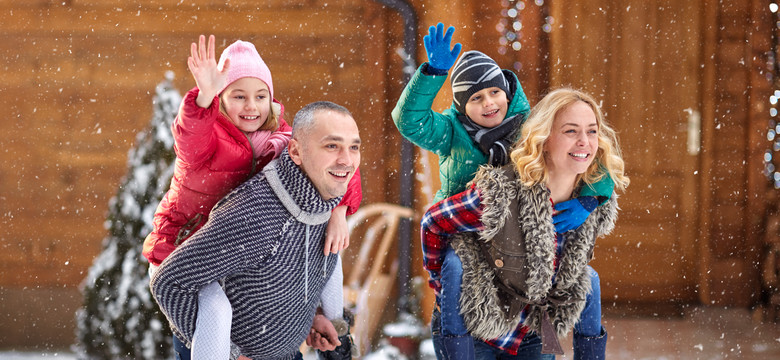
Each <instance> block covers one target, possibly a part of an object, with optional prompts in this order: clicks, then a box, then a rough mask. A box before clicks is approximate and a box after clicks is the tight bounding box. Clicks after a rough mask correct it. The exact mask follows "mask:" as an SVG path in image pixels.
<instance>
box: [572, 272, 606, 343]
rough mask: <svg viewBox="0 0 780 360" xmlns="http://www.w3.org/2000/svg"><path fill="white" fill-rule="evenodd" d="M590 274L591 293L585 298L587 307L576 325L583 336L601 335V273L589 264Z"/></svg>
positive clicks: (575, 329)
mask: <svg viewBox="0 0 780 360" xmlns="http://www.w3.org/2000/svg"><path fill="white" fill-rule="evenodd" d="M588 274H590V286H591V291H590V294H588V296H587V297H586V298H585V308H584V309H582V313H581V314H580V320H579V321H577V323H576V324H575V325H574V331H575V332H578V333H579V334H580V335H582V336H589V337H595V336H599V335H601V281H600V280H599V274H598V273H597V272H596V270H594V269H593V268H592V267H590V265H588Z"/></svg>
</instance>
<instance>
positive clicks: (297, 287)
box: [151, 150, 341, 359]
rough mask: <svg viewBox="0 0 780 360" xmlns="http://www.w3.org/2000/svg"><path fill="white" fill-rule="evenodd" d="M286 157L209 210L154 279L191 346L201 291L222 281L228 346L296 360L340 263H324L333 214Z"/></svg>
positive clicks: (157, 291)
mask: <svg viewBox="0 0 780 360" xmlns="http://www.w3.org/2000/svg"><path fill="white" fill-rule="evenodd" d="M340 200H341V198H335V199H331V200H328V201H325V200H323V199H322V197H321V196H320V195H319V193H318V192H317V190H316V189H315V187H314V185H313V184H312V183H311V181H309V180H308V178H307V177H306V175H305V174H303V172H301V170H300V168H299V167H298V166H297V165H295V163H293V162H292V160H291V159H290V157H289V154H288V153H287V151H286V150H285V151H284V152H283V153H282V155H281V156H280V157H279V158H278V159H277V160H274V161H272V162H271V163H270V164H268V166H266V168H265V169H263V171H262V172H260V173H258V174H257V175H256V176H254V177H253V178H252V179H250V180H248V181H247V182H246V183H244V184H242V185H240V186H239V187H238V188H236V189H235V190H233V192H231V193H230V194H228V195H227V196H226V197H225V198H224V199H222V200H221V201H220V202H219V203H217V205H215V206H214V209H212V212H211V215H210V216H209V221H208V222H207V223H206V224H205V225H204V226H203V228H201V229H200V230H199V231H198V232H197V233H195V234H194V235H193V236H192V237H190V238H189V239H188V240H187V241H186V242H184V244H182V246H179V247H178V248H177V249H176V250H175V251H174V252H173V253H171V255H170V256H168V258H166V259H165V261H163V263H162V264H161V265H160V268H159V269H158V270H157V271H156V272H155V274H154V276H153V278H152V281H151V288H152V294H153V295H154V297H155V299H156V300H157V303H158V304H159V305H160V309H162V311H163V313H164V314H165V316H167V317H168V320H169V321H170V322H171V328H172V329H173V332H174V334H175V335H176V336H177V337H178V338H179V339H181V340H182V341H184V343H185V344H188V345H189V344H190V343H191V340H192V335H193V332H194V330H195V318H196V316H197V304H198V291H199V289H200V288H201V287H203V286H205V285H207V284H209V283H211V282H213V281H215V280H220V279H223V280H224V286H225V293H226V295H227V297H228V299H230V303H231V305H232V306H233V323H232V331H231V340H232V341H233V343H235V344H236V345H237V346H238V347H239V348H240V349H241V353H242V354H243V355H245V356H248V357H250V358H253V359H292V358H293V357H294V356H295V354H296V353H297V350H298V347H299V346H300V344H301V343H302V342H303V341H304V340H305V339H306V336H307V335H308V332H309V328H310V327H311V324H312V321H313V319H314V315H315V310H316V307H317V305H318V303H319V301H320V293H321V291H322V288H323V287H324V285H325V283H326V282H327V280H328V278H329V277H330V275H331V273H332V272H333V269H334V268H335V266H336V260H337V257H336V256H328V257H325V256H324V254H323V251H322V248H323V238H324V236H323V235H324V232H325V227H326V226H327V221H328V219H329V218H330V212H331V210H332V209H333V208H335V207H336V206H337V205H338V203H339V201H340Z"/></svg>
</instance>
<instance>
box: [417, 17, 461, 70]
mask: <svg viewBox="0 0 780 360" xmlns="http://www.w3.org/2000/svg"><path fill="white" fill-rule="evenodd" d="M453 32H455V28H454V27H452V26H450V27H449V28H448V29H447V33H446V34H445V33H444V24H442V23H439V24H438V25H436V26H431V27H430V28H428V35H425V37H423V42H424V43H425V52H426V53H428V65H429V66H430V67H432V68H434V69H439V70H449V69H450V68H451V67H452V65H453V64H455V60H457V59H458V54H460V47H461V45H460V43H457V44H455V46H453V47H452V51H450V42H451V41H452V33H453Z"/></svg>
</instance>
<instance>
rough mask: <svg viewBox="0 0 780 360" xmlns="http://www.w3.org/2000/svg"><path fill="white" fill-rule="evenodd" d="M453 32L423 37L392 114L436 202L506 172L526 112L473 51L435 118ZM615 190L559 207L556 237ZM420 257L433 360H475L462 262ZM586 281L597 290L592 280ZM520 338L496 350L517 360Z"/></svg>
mask: <svg viewBox="0 0 780 360" xmlns="http://www.w3.org/2000/svg"><path fill="white" fill-rule="evenodd" d="M453 32H454V28H453V27H449V28H448V29H447V32H446V33H445V32H444V25H443V24H442V23H439V24H438V25H437V26H436V27H433V26H431V27H430V29H429V35H426V36H425V37H424V43H425V50H426V52H427V55H428V60H429V61H428V62H426V63H423V64H422V65H421V66H420V67H419V68H418V69H417V71H416V73H415V74H414V76H413V77H412V79H411V80H410V81H409V84H407V86H406V88H405V89H404V91H403V93H402V94H401V98H400V99H399V101H398V103H397V104H396V107H395V109H393V113H392V115H393V120H394V122H395V124H396V127H397V128H398V130H399V131H400V133H401V135H403V136H404V137H405V138H407V139H408V140H409V141H411V142H412V143H414V144H415V145H417V146H419V147H421V148H422V149H425V150H428V151H431V152H433V153H435V154H436V155H438V156H439V175H440V179H441V189H439V190H438V191H437V193H436V196H435V198H434V202H438V201H440V200H442V199H445V198H447V197H449V196H452V195H455V194H457V193H459V192H461V191H463V190H465V189H466V184H467V183H468V182H469V181H471V180H472V178H473V177H474V174H475V173H476V171H477V169H478V168H479V166H481V165H484V164H489V165H493V166H502V165H504V164H506V163H507V162H508V161H509V152H510V149H509V146H510V145H511V144H513V143H514V142H515V140H516V136H517V135H518V134H519V129H520V127H521V126H522V124H523V122H524V121H525V118H526V116H527V115H528V112H529V111H530V106H529V104H528V99H527V98H526V96H525V94H524V93H523V88H522V86H521V85H520V81H519V80H518V79H517V76H516V75H515V74H514V73H513V72H511V71H510V70H502V69H501V68H500V67H499V66H498V64H496V62H495V61H494V60H493V59H491V58H490V57H488V56H487V55H485V54H483V53H481V52H479V51H468V52H465V53H464V54H463V55H462V56H461V57H460V59H459V60H458V62H457V64H455V67H454V68H453V69H452V74H451V83H452V93H453V104H452V106H451V107H450V108H449V109H447V110H445V111H443V112H441V113H437V112H435V111H433V110H432V109H431V107H432V105H433V101H434V99H435V97H436V94H437V93H438V92H439V90H440V89H441V87H442V86H443V84H444V81H445V80H446V78H447V73H448V71H449V69H450V67H452V65H453V64H454V63H455V60H456V59H457V56H458V54H459V53H460V49H461V44H455V46H454V47H453V48H452V50H450V41H451V39H452V34H453ZM613 187H614V184H613V183H612V181H611V179H609V177H605V179H604V180H602V181H600V182H599V183H597V184H596V186H594V188H588V189H583V191H582V193H581V195H582V196H581V197H579V198H577V199H573V200H570V201H567V202H563V203H560V204H558V205H557V206H556V210H558V211H560V212H559V213H558V215H556V216H555V217H554V220H553V221H554V223H555V226H556V231H558V232H566V231H568V230H571V229H574V228H576V227H578V226H579V225H580V224H582V222H583V221H584V220H585V219H586V218H587V216H588V215H589V214H590V212H592V211H593V209H595V207H596V206H597V205H598V204H599V203H601V202H603V201H605V200H606V199H608V198H609V197H610V196H611V194H612V190H613ZM423 252H424V257H423V261H424V262H425V266H426V268H428V269H429V271H430V273H431V280H430V281H429V283H430V286H431V287H432V288H433V289H434V290H435V291H436V305H437V306H436V308H435V309H434V314H433V318H432V320H431V327H432V332H433V337H434V347H435V348H436V354H437V358H439V359H441V358H442V357H441V356H442V355H444V356H445V358H451V357H449V356H448V354H453V356H455V355H457V356H458V357H459V358H460V357H462V358H469V357H471V358H473V354H474V349H473V346H472V339H471V337H470V336H469V335H468V330H467V329H466V327H465V324H464V323H463V319H462V318H461V316H460V314H459V311H458V307H459V306H458V301H459V298H460V284H461V275H462V269H461V264H460V260H459V259H458V257H457V255H455V254H454V251H452V249H451V248H450V247H449V246H447V245H444V247H442V244H426V243H425V242H423ZM434 252H437V254H436V255H438V254H440V253H441V252H446V253H447V255H446V256H445V257H444V258H445V260H444V263H443V264H433V263H429V260H430V259H436V258H438V256H433V255H434V254H433V253H434ZM593 273H594V274H595V271H594V272H593ZM592 279H593V280H594V281H595V282H596V283H595V284H593V285H594V288H597V287H598V278H597V277H596V276H594V277H593V278H592ZM599 301H600V299H599ZM598 306H599V308H600V304H599V305H598ZM598 321H599V323H600V321H601V319H600V316H599V319H598ZM600 330H601V329H600ZM601 332H602V334H588V335H589V336H596V337H598V336H600V335H603V333H604V331H601ZM523 335H524V334H508V335H507V339H506V340H507V341H499V342H496V343H503V344H508V345H506V347H504V346H501V345H499V346H497V347H498V348H499V349H500V350H502V351H506V352H508V353H510V354H512V353H515V354H516V352H517V347H519V345H520V341H521V340H522V338H523ZM575 336H576V334H575ZM515 339H516V340H518V341H513V340H515ZM604 340H606V337H604ZM490 343H491V345H494V342H492V341H491V342H490Z"/></svg>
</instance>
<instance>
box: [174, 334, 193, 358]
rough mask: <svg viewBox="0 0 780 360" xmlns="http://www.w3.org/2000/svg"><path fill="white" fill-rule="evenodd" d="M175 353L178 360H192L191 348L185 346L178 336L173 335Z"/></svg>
mask: <svg viewBox="0 0 780 360" xmlns="http://www.w3.org/2000/svg"><path fill="white" fill-rule="evenodd" d="M173 353H174V355H175V356H176V360H190V348H188V347H187V346H186V345H184V343H183V342H181V340H179V338H177V337H176V335H173Z"/></svg>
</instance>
